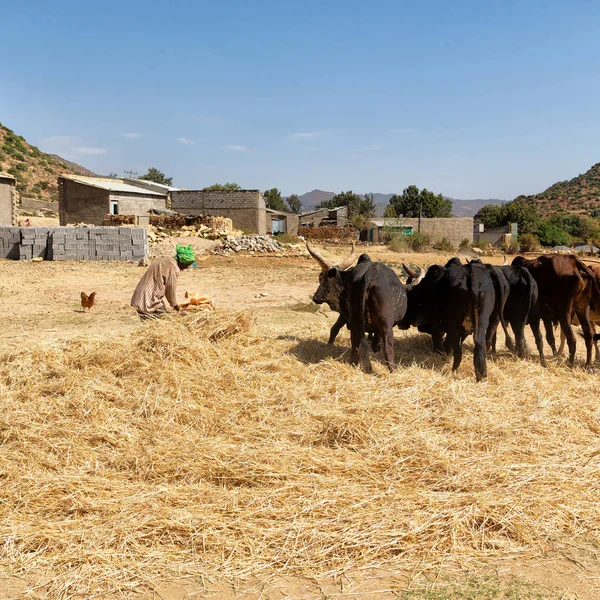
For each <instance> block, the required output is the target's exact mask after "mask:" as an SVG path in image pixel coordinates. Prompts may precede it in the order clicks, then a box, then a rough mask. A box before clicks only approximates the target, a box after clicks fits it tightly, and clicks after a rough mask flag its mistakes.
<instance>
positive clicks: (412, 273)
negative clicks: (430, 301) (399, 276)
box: [402, 263, 417, 278]
mask: <svg viewBox="0 0 600 600" xmlns="http://www.w3.org/2000/svg"><path fill="white" fill-rule="evenodd" d="M402 268H403V269H404V271H405V272H406V274H407V275H408V276H409V277H413V278H416V277H417V272H416V271H415V270H414V269H411V268H410V267H409V266H408V265H406V264H404V263H402Z"/></svg>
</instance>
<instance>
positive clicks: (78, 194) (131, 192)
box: [58, 175, 168, 225]
mask: <svg viewBox="0 0 600 600" xmlns="http://www.w3.org/2000/svg"><path fill="white" fill-rule="evenodd" d="M148 187H149V186H144V187H141V186H139V185H133V184H131V183H127V182H125V181H124V180H123V179H110V178H108V177H84V176H81V175H62V176H61V177H59V178H58V188H59V194H58V211H59V217H60V224H61V225H67V224H68V223H86V224H88V225H102V222H103V221H104V217H105V215H107V214H113V215H116V214H120V215H135V216H145V215H147V214H148V210H150V209H151V208H158V209H165V208H167V198H168V193H167V192H166V191H165V190H162V191H156V189H147V188H148Z"/></svg>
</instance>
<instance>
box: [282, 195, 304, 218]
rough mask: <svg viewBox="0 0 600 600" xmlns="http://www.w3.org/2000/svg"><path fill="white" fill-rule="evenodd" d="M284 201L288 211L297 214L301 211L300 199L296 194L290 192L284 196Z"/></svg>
mask: <svg viewBox="0 0 600 600" xmlns="http://www.w3.org/2000/svg"><path fill="white" fill-rule="evenodd" d="M285 201H286V202H287V205H288V206H289V207H290V212H293V213H295V214H297V215H299V214H300V213H301V212H302V202H301V201H300V198H299V197H298V194H292V195H291V196H290V197H289V198H286V200H285Z"/></svg>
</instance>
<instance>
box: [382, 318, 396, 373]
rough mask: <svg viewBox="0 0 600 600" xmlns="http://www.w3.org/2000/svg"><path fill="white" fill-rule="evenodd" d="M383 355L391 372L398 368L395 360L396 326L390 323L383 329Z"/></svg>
mask: <svg viewBox="0 0 600 600" xmlns="http://www.w3.org/2000/svg"><path fill="white" fill-rule="evenodd" d="M382 337H383V355H384V357H385V363H386V364H387V366H388V369H389V370H390V373H391V372H392V371H394V369H395V368H396V363H395V362H394V327H393V324H392V325H389V326H388V327H386V328H385V329H384V330H383V335H382Z"/></svg>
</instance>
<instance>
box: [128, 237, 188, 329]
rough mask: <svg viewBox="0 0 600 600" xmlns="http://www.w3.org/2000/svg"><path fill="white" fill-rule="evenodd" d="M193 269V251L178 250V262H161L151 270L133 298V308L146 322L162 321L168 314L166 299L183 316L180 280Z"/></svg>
mask: <svg viewBox="0 0 600 600" xmlns="http://www.w3.org/2000/svg"><path fill="white" fill-rule="evenodd" d="M190 265H194V268H195V267H196V262H195V258H194V251H193V250H192V247H191V246H176V247H175V258H159V259H158V260H155V261H154V262H153V263H152V264H151V265H150V266H149V267H148V270H147V271H146V272H145V273H144V275H143V276H142V278H141V279H140V281H139V283H138V284H137V287H136V288H135V292H133V297H132V298H131V306H133V307H134V308H135V309H136V310H137V312H138V315H139V316H140V319H142V321H145V320H146V319H160V318H161V317H163V316H164V315H165V314H166V307H165V303H164V298H166V299H167V301H168V302H169V304H170V305H171V306H172V307H173V308H174V309H175V310H176V311H177V312H179V304H177V278H178V277H179V273H180V272H181V271H183V270H184V269H187V268H188V267H189V266H190Z"/></svg>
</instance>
